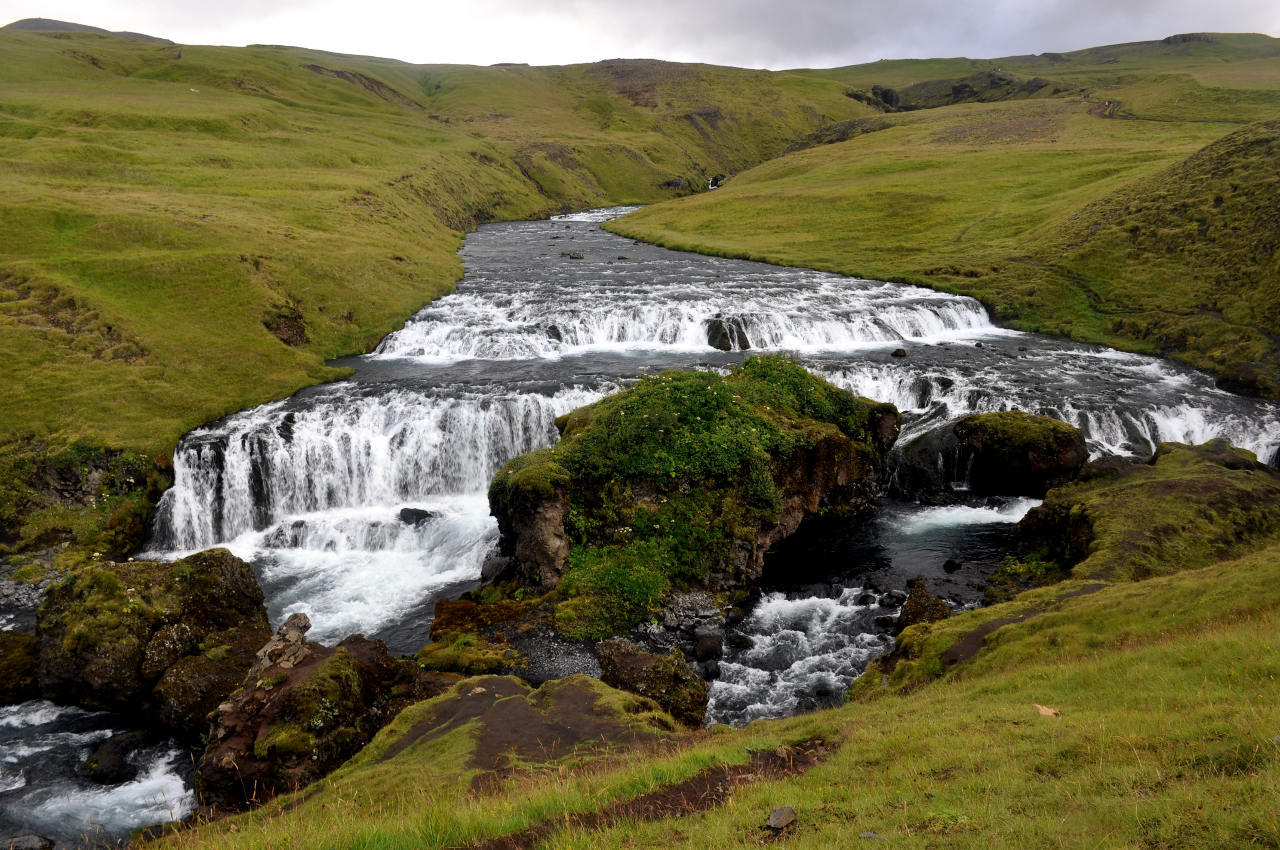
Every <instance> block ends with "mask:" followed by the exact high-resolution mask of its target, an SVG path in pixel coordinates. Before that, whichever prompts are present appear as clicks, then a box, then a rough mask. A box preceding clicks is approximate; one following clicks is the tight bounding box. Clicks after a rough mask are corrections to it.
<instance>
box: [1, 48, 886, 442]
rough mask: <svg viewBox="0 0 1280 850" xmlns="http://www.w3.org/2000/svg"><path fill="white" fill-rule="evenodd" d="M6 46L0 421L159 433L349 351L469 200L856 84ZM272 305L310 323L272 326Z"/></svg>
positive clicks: (557, 194)
mask: <svg viewBox="0 0 1280 850" xmlns="http://www.w3.org/2000/svg"><path fill="white" fill-rule="evenodd" d="M0 56H3V58H4V60H5V61H4V62H3V63H0V163H2V164H0V353H3V355H4V356H5V358H6V361H7V363H9V364H11V365H10V368H8V369H6V378H5V379H4V380H5V385H4V387H3V390H4V391H3V393H2V397H3V403H2V404H0V432H23V433H31V434H34V435H36V436H41V437H43V436H46V435H48V436H51V437H56V438H58V439H62V440H70V439H75V438H82V439H87V440H91V441H94V442H97V443H103V444H107V445H111V446H117V447H129V448H138V449H143V450H147V451H168V449H169V448H171V447H172V445H173V444H174V443H175V442H176V440H177V438H178V437H179V436H181V434H182V433H184V432H185V431H187V430H189V429H190V428H191V427H193V426H195V425H198V424H200V423H201V422H204V421H207V420H209V419H212V418H215V417H217V416H220V415H222V414H225V413H229V412H231V411H234V410H238V409H240V408H243V407H245V406H247V405H251V404H255V403H259V402H262V401H266V400H268V399H272V398H279V397H281V396H284V395H288V394H289V393H291V392H292V391H294V390H296V389H298V388H300V387H302V386H304V385H306V384H309V383H314V382H316V381H322V380H329V379H332V378H334V377H337V376H338V375H339V374H340V373H338V372H337V371H335V370H333V369H329V368H327V367H326V366H325V365H324V360H325V359H326V358H329V357H333V356H335V355H338V354H344V353H352V352H358V351H363V350H367V349H368V348H370V347H371V346H372V345H374V344H375V343H376V342H377V341H378V339H379V338H380V337H381V336H382V335H383V334H385V333H387V332H388V331H389V330H392V329H393V328H394V327H395V326H396V325H397V324H398V323H399V322H401V321H403V320H404V319H405V318H406V317H407V316H408V315H409V314H410V313H411V312H412V311H413V310H415V309H416V308H418V307H420V306H422V305H423V304H424V303H426V302H427V301H430V300H431V299H433V298H435V297H438V296H439V295H441V294H443V293H445V292H448V291H449V290H450V289H451V287H452V285H453V282H454V280H456V279H457V278H458V277H459V275H460V273H461V267H460V264H459V262H458V259H457V257H456V251H457V249H458V247H459V245H460V237H461V236H462V234H463V233H465V232H466V231H467V230H470V229H471V228H472V227H474V226H475V224H476V223H477V222H481V221H487V220H493V219H511V218H524V217H531V216H539V215H545V214H547V213H549V212H555V211H559V210H564V209H570V208H581V207H586V206H591V205H594V204H601V203H620V202H645V201H653V200H658V199H661V198H663V197H669V196H670V195H671V194H672V190H669V189H662V188H660V184H661V183H663V182H665V181H668V180H671V179H676V178H687V179H688V181H689V182H690V184H692V185H694V186H701V185H704V184H705V181H706V178H707V176H709V175H711V174H715V173H721V172H729V171H736V170H740V169H742V168H744V167H746V166H749V165H752V164H755V163H757V162H760V161H761V160H763V159H765V158H767V157H769V156H772V155H774V154H776V153H778V152H780V151H781V150H782V149H783V148H784V147H785V146H786V144H788V143H790V141H791V140H793V139H794V138H796V137H797V136H799V135H801V134H803V133H804V132H807V131H809V130H812V129H814V128H816V127H817V126H818V125H819V124H821V123H822V122H823V121H830V120H836V119H840V118H848V117H851V116H853V115H857V114H860V113H861V112H862V111H864V107H862V106H860V105H858V104H855V103H853V102H852V101H850V100H848V99H847V98H845V97H844V96H843V94H842V91H841V88H840V86H839V84H838V83H835V82H822V83H817V84H806V86H805V88H804V90H803V91H799V92H797V91H796V90H795V89H794V87H793V86H791V87H789V86H787V85H785V84H784V83H785V81H786V77H785V76H784V75H778V74H770V73H766V72H757V71H739V70H736V69H728V68H714V67H710V66H686V65H670V64H663V63H620V64H619V63H614V64H612V65H607V64H606V65H595V66H575V67H568V68H498V67H494V68H471V67H463V66H414V65H408V64H405V63H400V62H394V61H391V60H382V59H373V58H368V57H349V56H340V55H335V54H328V53H320V52H315V51H307V50H302V49H295V48H282V47H250V48H242V49H237V48H218V47H192V46H174V45H154V44H148V43H141V42H135V41H130V40H127V39H120V38H111V37H104V36H97V35H87V34H77V35H69V36H65V37H62V36H59V37H55V36H53V35H49V34H39V33H25V32H15V31H6V32H0ZM761 100H763V101H767V102H770V103H772V104H774V105H773V106H772V107H771V108H770V109H769V110H764V111H762V110H758V109H756V108H755V107H757V106H758V104H759V102H760V101H761ZM602 115H607V116H608V120H607V121H604V120H602V118H601V116H602ZM699 116H701V117H699ZM281 311H284V312H288V313H293V312H295V311H296V314H297V315H298V316H300V318H301V319H302V321H303V323H304V326H305V333H306V337H307V340H308V341H307V342H306V343H304V344H301V345H297V346H296V347H291V346H289V345H286V344H284V343H282V342H281V340H279V339H277V338H276V337H275V336H273V335H272V333H271V332H270V331H269V330H268V329H267V328H266V327H264V321H268V320H269V319H270V318H271V317H272V316H274V315H278V314H279V313H280V312H281Z"/></svg>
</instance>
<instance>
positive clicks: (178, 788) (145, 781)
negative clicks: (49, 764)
mask: <svg viewBox="0 0 1280 850" xmlns="http://www.w3.org/2000/svg"><path fill="white" fill-rule="evenodd" d="M185 757H186V754H185V753H183V752H182V751H180V750H171V751H169V752H168V753H167V754H165V755H164V756H163V757H161V758H159V759H156V760H155V761H153V762H152V763H151V765H150V766H149V767H148V768H147V769H146V770H144V771H143V772H142V773H141V774H139V775H138V778H137V779H135V780H133V781H132V782H125V783H123V784H120V785H110V786H106V787H97V788H94V787H83V786H76V785H73V784H70V783H68V784H64V785H54V786H52V787H48V786H47V787H45V788H42V789H41V790H40V791H39V792H36V793H31V794H29V795H27V796H26V797H25V798H23V801H22V802H23V805H24V806H25V807H26V808H27V811H28V813H29V814H28V820H29V822H30V823H31V824H32V826H33V827H34V828H35V829H36V830H37V832H38V831H39V830H40V829H41V828H42V827H44V828H51V829H54V830H57V831H60V832H65V831H69V830H78V831H83V832H85V833H87V834H89V835H94V834H101V835H105V836H115V835H121V834H124V833H128V832H130V831H131V830H134V829H137V828H139V827H143V826H150V825H153V824H159V823H168V822H170V821H178V820H182V819H183V818H185V817H187V816H188V815H190V814H191V813H192V812H193V811H195V795H194V794H192V793H191V791H190V790H189V789H188V788H187V787H186V783H185V781H184V780H183V778H182V775H181V774H180V773H179V772H178V771H177V769H176V768H177V766H178V762H179V760H180V759H182V758H185Z"/></svg>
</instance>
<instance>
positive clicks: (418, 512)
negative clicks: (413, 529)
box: [399, 508, 440, 525]
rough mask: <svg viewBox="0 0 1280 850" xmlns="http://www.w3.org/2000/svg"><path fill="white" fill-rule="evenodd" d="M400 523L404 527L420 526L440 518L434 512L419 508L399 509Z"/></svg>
mask: <svg viewBox="0 0 1280 850" xmlns="http://www.w3.org/2000/svg"><path fill="white" fill-rule="evenodd" d="M399 516H400V521H401V522H403V523H404V524H405V525H421V524H422V523H424V522H427V521H429V520H433V519H436V518H437V517H439V516H440V514H439V513H437V512H436V511H425V510H423V509H421V508H401V509H400V514H399Z"/></svg>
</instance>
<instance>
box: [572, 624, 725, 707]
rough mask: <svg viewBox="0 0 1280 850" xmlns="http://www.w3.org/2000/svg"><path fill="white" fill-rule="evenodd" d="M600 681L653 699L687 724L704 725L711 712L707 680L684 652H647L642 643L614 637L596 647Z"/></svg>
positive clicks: (676, 650) (675, 650)
mask: <svg viewBox="0 0 1280 850" xmlns="http://www.w3.org/2000/svg"><path fill="white" fill-rule="evenodd" d="M596 656H597V657H598V658H599V659H600V681H602V682H604V683H605V684H606V685H609V686H611V687H615V688H619V689H621V690H624V691H629V692H630V693H633V694H637V695H639V696H642V697H645V698H646V699H651V700H653V701H654V702H656V703H657V704H658V705H660V706H662V708H663V710H664V711H666V712H668V713H669V714H670V715H671V716H672V717H674V718H675V719H676V720H678V721H680V722H681V723H683V724H684V725H686V726H694V727H698V726H701V725H702V722H703V718H704V716H705V715H706V712H707V697H708V693H709V692H708V689H707V683H706V682H704V681H703V680H702V679H701V678H700V677H699V676H698V675H697V674H696V673H694V672H693V670H691V669H690V668H689V665H688V664H687V663H686V662H685V660H684V655H683V654H682V653H681V652H680V651H679V650H678V649H673V650H671V652H670V654H668V655H658V654H656V653H652V652H647V651H645V649H644V648H643V647H641V646H640V645H639V644H636V643H632V642H631V641H629V640H623V639H621V638H614V639H612V640H606V641H601V642H600V643H599V644H598V645H597V646H596Z"/></svg>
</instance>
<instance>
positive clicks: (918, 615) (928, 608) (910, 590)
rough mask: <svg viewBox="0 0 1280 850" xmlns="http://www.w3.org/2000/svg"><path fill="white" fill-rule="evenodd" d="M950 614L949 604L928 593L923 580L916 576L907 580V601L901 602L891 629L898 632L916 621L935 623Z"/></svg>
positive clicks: (927, 587)
mask: <svg viewBox="0 0 1280 850" xmlns="http://www.w3.org/2000/svg"><path fill="white" fill-rule="evenodd" d="M950 616H951V606H949V605H947V603H946V602H944V601H942V599H941V598H940V597H938V596H935V595H934V594H932V593H930V592H929V586H928V584H927V583H926V582H925V580H924V579H923V578H921V577H919V576H916V577H915V578H913V579H911V580H910V581H908V582H907V601H906V602H903V603H902V610H901V611H900V612H898V619H897V621H896V622H895V623H894V627H893V630H894V632H895V633H898V632H901V631H902V630H904V629H907V628H910V627H911V626H914V625H916V624H917V623H936V622H937V621H938V620H945V619H947V618H948V617H950Z"/></svg>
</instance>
